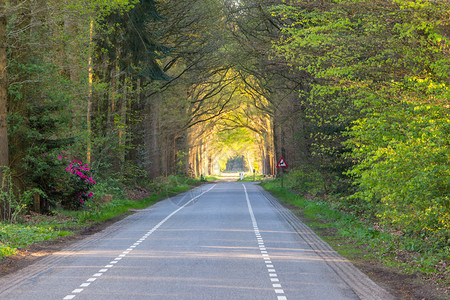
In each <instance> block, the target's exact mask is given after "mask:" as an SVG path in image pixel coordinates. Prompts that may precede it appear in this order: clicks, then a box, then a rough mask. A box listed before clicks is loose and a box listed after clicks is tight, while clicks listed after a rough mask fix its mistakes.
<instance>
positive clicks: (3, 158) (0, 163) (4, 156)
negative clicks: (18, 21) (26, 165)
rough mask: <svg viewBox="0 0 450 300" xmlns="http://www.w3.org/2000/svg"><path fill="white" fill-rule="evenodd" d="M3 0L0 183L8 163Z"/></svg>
mask: <svg viewBox="0 0 450 300" xmlns="http://www.w3.org/2000/svg"><path fill="white" fill-rule="evenodd" d="M5 5H6V3H5V0H0V168H1V169H0V183H1V181H2V177H3V176H2V174H3V168H4V167H7V166H8V165H9V156H8V112H7V99H8V92H7V91H8V81H7V77H6V61H7V60H6V15H5Z"/></svg>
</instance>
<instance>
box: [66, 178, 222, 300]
mask: <svg viewBox="0 0 450 300" xmlns="http://www.w3.org/2000/svg"><path fill="white" fill-rule="evenodd" d="M215 186H216V185H213V186H212V187H211V188H209V189H208V190H206V191H204V192H203V193H201V194H200V195H197V196H195V197H194V198H192V199H191V200H189V201H188V202H186V204H184V205H183V206H181V207H179V208H178V209H177V210H175V211H173V212H172V213H171V214H170V215H168V216H167V217H165V218H164V219H163V220H162V221H161V222H159V223H158V224H156V225H155V226H154V227H153V228H152V229H150V230H149V231H148V232H147V233H146V234H144V235H143V236H142V237H140V238H139V239H138V240H137V241H136V242H134V243H133V245H131V246H129V247H128V248H127V249H126V250H125V251H123V252H122V253H121V254H120V255H118V257H116V258H114V260H113V261H111V262H110V264H109V265H106V266H105V267H104V268H102V269H100V270H98V271H97V273H95V274H94V275H92V277H91V278H89V279H87V280H86V282H84V283H82V284H81V285H80V287H88V286H89V285H90V284H91V283H92V282H94V281H95V280H96V279H97V278H98V277H100V276H102V275H103V274H105V273H106V272H108V270H109V269H110V268H112V267H114V264H117V262H119V261H120V260H121V259H122V258H124V257H125V256H126V255H127V254H129V253H130V252H131V251H133V250H134V249H135V248H136V247H137V246H139V245H140V244H141V243H142V242H143V241H145V240H146V239H147V238H148V237H149V236H150V235H151V234H152V233H153V232H154V231H155V230H156V229H158V228H159V227H160V226H161V225H163V224H164V223H165V222H166V221H167V220H169V219H170V218H171V217H172V216H173V215H174V214H176V213H177V212H179V211H180V210H182V209H183V208H185V207H186V206H187V205H189V204H190V203H191V202H192V201H194V200H195V199H197V198H199V197H201V196H202V195H204V194H205V193H207V192H209V191H210V190H212V189H213V188H214V187H215ZM94 277H96V278H94ZM82 291H84V289H75V290H73V291H72V293H70V295H67V296H65V297H64V298H63V300H71V299H73V298H75V297H76V295H77V294H79V293H81V292H82Z"/></svg>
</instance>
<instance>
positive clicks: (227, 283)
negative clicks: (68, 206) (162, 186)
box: [0, 183, 391, 300]
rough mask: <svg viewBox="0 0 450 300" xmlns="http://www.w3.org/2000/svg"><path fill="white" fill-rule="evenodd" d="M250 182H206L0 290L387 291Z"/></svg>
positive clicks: (87, 295) (58, 294) (258, 294)
mask: <svg viewBox="0 0 450 300" xmlns="http://www.w3.org/2000/svg"><path fill="white" fill-rule="evenodd" d="M389 298H391V296H390V295H389V294H388V293H387V292H386V291H385V290H383V289H382V288H380V287H379V286H377V285H376V284H375V283H373V282H372V281H371V280H370V279H369V278H368V277H367V276H365V275H364V274H362V273H361V272H359V271H358V270H357V269H356V268H355V267H354V266H353V265H351V264H350V263H349V262H348V261H346V260H345V259H343V258H342V257H340V256H339V255H338V254H337V253H335V252H334V251H333V250H332V249H331V248H329V246H328V245H327V244H326V243H324V242H323V241H321V240H320V239H319V238H318V237H317V236H316V235H315V234H314V233H312V232H311V231H310V229H309V228H307V227H306V226H305V225H304V224H303V223H301V222H300V220H298V219H297V218H296V217H295V216H294V215H293V214H292V213H290V212H289V211H288V210H286V209H284V208H283V207H282V206H280V205H279V204H278V202H276V200H275V199H273V198H272V197H271V196H270V195H268V194H267V193H266V192H264V191H263V190H262V189H261V188H260V187H259V186H257V185H255V184H253V183H245V184H242V183H217V184H205V185H202V186H200V187H197V188H195V189H193V190H191V191H189V192H186V193H183V194H180V195H178V196H176V197H173V198H170V199H167V200H164V201H161V202H159V203H157V204H155V205H153V206H152V207H149V208H147V209H144V210H141V211H138V212H136V213H135V214H133V215H131V216H129V217H127V218H125V219H123V220H121V221H120V222H118V223H116V224H114V225H112V226H110V227H108V228H107V229H106V230H104V231H102V232H99V233H97V234H95V235H93V236H90V237H89V238H87V239H85V240H83V241H80V242H78V243H76V244H73V245H71V246H70V247H68V248H66V249H64V250H63V251H60V252H58V253H55V254H53V255H51V256H48V257H46V258H44V259H42V260H40V261H38V262H37V263H35V264H33V265H32V266H30V267H28V268H26V269H23V270H21V271H19V272H17V273H15V274H12V275H10V276H7V277H5V278H2V279H1V280H0V299H14V300H19V299H27V300H30V299H46V300H48V299H59V300H62V299H77V300H78V299H79V300H82V299H96V300H98V299H108V300H110V299H177V300H179V299H208V300H209V299H258V300H261V299H276V300H285V299H289V300H291V299H333V300H336V299H389Z"/></svg>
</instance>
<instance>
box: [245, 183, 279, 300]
mask: <svg viewBox="0 0 450 300" xmlns="http://www.w3.org/2000/svg"><path fill="white" fill-rule="evenodd" d="M242 186H243V187H244V192H245V199H246V200H247V206H248V212H249V213H250V218H251V219H252V225H253V230H254V232H255V237H256V239H257V241H258V245H259V248H260V249H259V250H260V252H261V256H262V257H263V259H264V262H265V263H266V264H267V263H270V264H272V261H271V259H270V256H269V254H267V251H265V250H266V246H265V245H264V241H263V239H262V237H261V232H260V231H259V228H258V222H256V218H255V214H254V213H253V208H252V204H251V203H250V199H249V197H248V193H247V188H246V187H245V184H242ZM266 266H267V268H270V269H267V272H268V273H269V277H272V278H270V281H271V282H280V280H279V279H278V278H273V277H278V275H277V274H276V273H275V272H276V271H275V268H274V267H273V265H266ZM272 287H273V288H274V292H275V294H284V290H282V289H281V284H279V283H277V284H272ZM277 300H287V297H286V296H277Z"/></svg>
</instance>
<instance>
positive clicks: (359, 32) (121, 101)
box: [0, 0, 450, 253]
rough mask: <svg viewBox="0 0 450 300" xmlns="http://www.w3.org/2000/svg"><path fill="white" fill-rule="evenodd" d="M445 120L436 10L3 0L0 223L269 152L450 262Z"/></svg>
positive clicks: (445, 12)
mask: <svg viewBox="0 0 450 300" xmlns="http://www.w3.org/2000/svg"><path fill="white" fill-rule="evenodd" d="M449 109H450V2H448V1H439V0H183V1H174V0H70V1H66V0H64V1H61V0H0V168H1V171H0V181H1V184H2V190H1V194H0V220H3V221H5V222H14V221H15V220H16V219H17V216H18V215H20V214H23V213H25V212H27V211H30V210H33V200H34V199H36V198H39V199H40V200H41V203H40V207H39V210H40V211H43V212H50V211H52V210H53V209H55V208H56V207H63V208H67V209H74V210H77V209H83V207H84V206H86V204H87V203H89V202H92V201H97V200H98V195H99V192H98V190H101V189H107V188H108V187H114V188H117V189H133V188H147V189H148V188H150V187H151V186H152V184H154V182H155V181H158V180H161V178H164V177H167V176H169V175H180V176H185V177H194V178H198V177H200V176H202V177H205V176H208V175H213V174H216V173H218V172H220V171H223V170H225V168H226V165H227V162H228V161H230V160H233V159H238V158H239V159H241V158H242V159H243V161H244V162H245V165H246V167H247V169H248V170H249V171H252V170H253V169H254V170H255V171H256V172H257V173H259V174H261V173H263V172H265V173H266V174H275V175H276V174H277V172H278V170H277V168H276V163H277V161H278V159H279V158H280V157H283V158H284V159H285V160H286V162H287V163H288V165H289V168H287V170H285V182H286V184H287V185H288V186H289V187H290V188H292V189H295V190H296V191H297V192H298V193H301V194H305V195H312V196H314V197H317V198H318V199H321V200H324V201H326V202H328V203H330V205H333V206H334V207H337V208H338V209H339V210H341V211H344V212H346V213H349V214H352V215H355V216H357V217H359V218H364V219H366V220H371V221H373V222H375V223H376V224H378V226H380V228H383V229H384V230H387V231H391V232H401V233H402V234H405V235H408V236H413V237H418V238H420V239H422V240H424V241H426V242H427V243H429V244H430V245H433V246H432V247H433V249H435V250H436V251H449V241H450V151H449V146H450V118H449ZM286 172H287V174H286ZM447 253H448V252H447Z"/></svg>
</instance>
